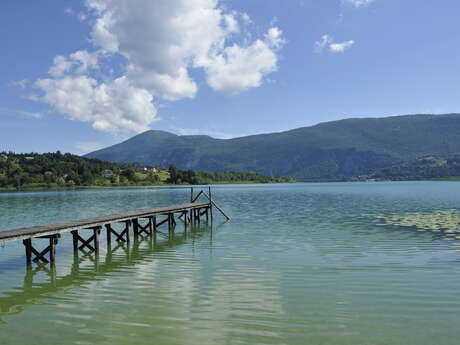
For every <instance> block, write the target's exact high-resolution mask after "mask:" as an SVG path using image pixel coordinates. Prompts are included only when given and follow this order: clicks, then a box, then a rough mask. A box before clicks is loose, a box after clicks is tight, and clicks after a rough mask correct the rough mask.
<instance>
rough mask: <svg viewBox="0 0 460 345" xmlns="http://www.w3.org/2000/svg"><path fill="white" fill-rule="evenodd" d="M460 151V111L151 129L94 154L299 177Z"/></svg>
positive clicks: (336, 174)
mask: <svg viewBox="0 0 460 345" xmlns="http://www.w3.org/2000/svg"><path fill="white" fill-rule="evenodd" d="M458 153H460V114H447V115H405V116H392V117H386V118H362V119H346V120H340V121H333V122H326V123H320V124H318V125H316V126H311V127H303V128H298V129H294V130H290V131H286V132H280V133H270V134H260V135H251V136H247V137H241V138H235V139H214V138H211V137H209V136H202V135H198V136H197V135H192V136H178V135H175V134H172V133H168V132H164V131H155V130H152V131H147V132H144V133H142V134H139V135H136V136H135V137H133V138H131V139H128V140H126V141H124V142H122V143H120V144H117V145H114V146H111V147H108V148H105V149H102V150H98V151H95V152H92V153H90V154H88V155H87V157H91V158H99V159H105V160H112V161H117V162H138V163H141V164H146V165H156V164H160V163H161V164H163V165H165V166H168V165H169V164H171V163H175V164H176V165H177V166H178V167H179V168H181V169H192V170H196V171H197V170H207V171H229V170H236V171H249V170H252V171H257V172H258V173H261V174H264V175H286V176H293V177H296V178H298V179H311V180H336V179H341V178H345V177H349V176H356V175H363V174H368V173H370V172H372V171H374V170H377V169H380V168H384V167H389V166H392V165H395V164H398V163H401V162H403V161H407V160H413V159H415V158H417V157H419V156H424V155H452V154H458Z"/></svg>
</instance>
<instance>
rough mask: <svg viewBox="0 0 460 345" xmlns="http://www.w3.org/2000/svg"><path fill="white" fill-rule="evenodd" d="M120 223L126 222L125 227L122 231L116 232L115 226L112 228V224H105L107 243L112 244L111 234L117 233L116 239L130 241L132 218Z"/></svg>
mask: <svg viewBox="0 0 460 345" xmlns="http://www.w3.org/2000/svg"><path fill="white" fill-rule="evenodd" d="M120 223H125V228H124V229H123V230H122V231H121V232H120V233H118V232H116V231H115V230H114V229H113V228H112V224H110V223H109V224H106V225H105V228H106V230H107V244H108V245H110V243H111V240H112V238H111V235H112V234H113V235H115V237H116V241H117V242H126V243H129V228H130V227H131V223H132V222H131V220H125V221H122V222H120Z"/></svg>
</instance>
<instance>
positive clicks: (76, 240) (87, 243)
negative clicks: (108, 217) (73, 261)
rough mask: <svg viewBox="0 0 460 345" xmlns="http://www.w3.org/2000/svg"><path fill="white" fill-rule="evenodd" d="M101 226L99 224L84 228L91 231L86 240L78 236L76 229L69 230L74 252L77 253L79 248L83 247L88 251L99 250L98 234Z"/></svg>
mask: <svg viewBox="0 0 460 345" xmlns="http://www.w3.org/2000/svg"><path fill="white" fill-rule="evenodd" d="M101 228H102V227H101V226H95V227H92V228H88V229H86V230H92V231H93V235H92V236H90V237H89V238H88V239H86V240H85V239H84V238H82V237H81V236H80V234H79V232H78V230H74V231H71V234H72V237H73V250H74V253H78V251H79V250H84V249H85V248H86V249H88V250H89V252H90V253H91V252H97V251H99V234H100V233H101ZM84 230H85V229H84ZM91 242H92V245H91Z"/></svg>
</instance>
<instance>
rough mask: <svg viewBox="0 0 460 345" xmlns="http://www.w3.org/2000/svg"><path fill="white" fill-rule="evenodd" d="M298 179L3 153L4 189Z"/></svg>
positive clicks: (0, 185) (0, 169) (0, 183)
mask: <svg viewBox="0 0 460 345" xmlns="http://www.w3.org/2000/svg"><path fill="white" fill-rule="evenodd" d="M288 182H295V180H294V179H292V178H289V177H270V176H263V175H260V174H257V173H255V172H244V173H242V172H218V173H215V172H205V171H201V172H194V171H192V170H181V169H178V168H177V167H176V166H175V165H174V164H172V165H170V166H169V168H168V169H166V168H165V167H163V166H162V165H158V166H143V165H140V164H136V163H115V162H109V161H101V160H98V159H89V158H83V157H80V156H77V155H73V154H70V153H65V154H62V153H61V152H59V151H57V152H55V153H44V154H38V153H27V154H17V153H14V152H0V191H3V192H5V191H18V190H26V191H27V190H29V191H33V190H52V189H56V190H62V189H75V188H78V189H81V188H82V189H89V188H101V187H142V186H177V185H205V184H249V183H288Z"/></svg>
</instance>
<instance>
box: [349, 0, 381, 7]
mask: <svg viewBox="0 0 460 345" xmlns="http://www.w3.org/2000/svg"><path fill="white" fill-rule="evenodd" d="M344 1H345V2H347V3H349V4H351V5H353V6H354V7H364V6H369V5H370V4H372V3H373V2H374V1H375V0H344Z"/></svg>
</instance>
